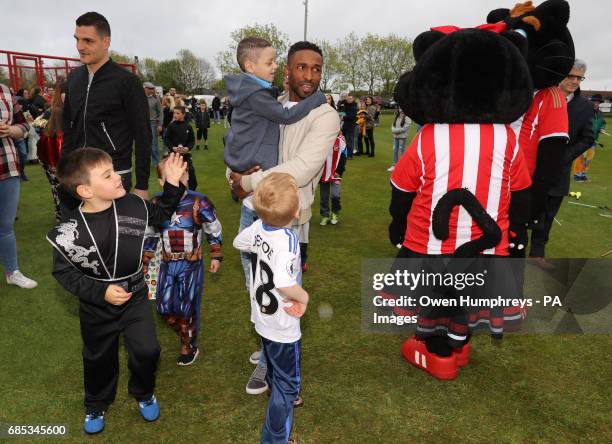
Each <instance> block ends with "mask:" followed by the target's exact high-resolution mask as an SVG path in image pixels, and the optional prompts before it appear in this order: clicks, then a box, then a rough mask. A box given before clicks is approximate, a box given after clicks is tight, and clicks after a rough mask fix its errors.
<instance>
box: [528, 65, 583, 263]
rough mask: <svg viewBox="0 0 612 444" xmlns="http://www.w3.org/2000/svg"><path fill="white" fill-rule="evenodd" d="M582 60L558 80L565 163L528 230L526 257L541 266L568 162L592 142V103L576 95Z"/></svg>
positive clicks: (563, 193) (565, 183)
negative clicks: (564, 113)
mask: <svg viewBox="0 0 612 444" xmlns="http://www.w3.org/2000/svg"><path fill="white" fill-rule="evenodd" d="M586 69H587V67H586V63H585V62H583V61H582V60H579V59H576V60H575V61H574V67H573V68H572V70H571V71H570V73H569V74H568V75H567V76H566V77H565V79H563V80H562V81H561V83H559V89H560V90H561V92H562V93H563V95H565V99H566V100H567V118H568V124H569V132H568V135H569V144H568V145H567V147H566V156H565V166H564V168H563V169H562V170H561V171H559V173H558V174H557V176H556V177H555V178H554V181H553V183H552V184H551V187H550V189H549V190H548V195H547V196H546V202H545V206H544V215H543V216H544V217H542V218H541V220H539V221H538V223H536V224H535V225H534V227H533V229H532V231H531V250H530V252H529V257H533V258H536V260H537V263H538V264H539V265H540V266H542V267H543V268H547V267H550V264H547V263H546V261H544V256H545V247H546V244H547V243H548V237H549V234H550V230H551V228H552V225H553V222H554V219H555V216H556V215H557V212H558V211H559V208H561V203H562V202H563V198H564V197H565V196H567V194H568V193H569V183H570V174H571V168H572V162H573V161H574V159H576V158H577V157H578V156H580V155H581V154H582V153H584V152H585V151H586V150H588V149H589V148H590V147H591V146H593V141H594V139H593V127H592V120H593V112H594V110H593V105H592V104H591V102H589V101H588V100H587V99H585V98H584V97H581V96H580V82H582V81H583V80H584V75H585V73H586Z"/></svg>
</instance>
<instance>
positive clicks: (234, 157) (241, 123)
mask: <svg viewBox="0 0 612 444" xmlns="http://www.w3.org/2000/svg"><path fill="white" fill-rule="evenodd" d="M237 58H238V63H239V65H240V68H241V69H242V71H243V72H242V73H240V74H236V75H234V74H232V75H227V76H225V84H226V86H227V91H228V98H229V101H230V103H231V104H232V106H233V107H234V109H233V112H232V126H231V128H230V130H229V132H228V133H227V135H226V136H225V139H224V142H225V153H224V159H225V163H226V164H227V166H228V167H229V168H230V169H232V170H233V171H236V172H243V171H246V170H248V169H249V168H252V167H254V166H260V167H261V168H262V169H263V170H267V169H269V168H272V167H274V166H276V165H277V164H278V141H279V133H280V131H279V124H283V125H289V124H292V123H295V122H297V121H299V120H301V119H303V118H304V117H306V115H308V113H309V112H310V111H312V110H313V109H315V108H317V107H318V106H320V105H322V104H323V103H325V96H324V94H323V93H322V92H320V91H318V92H316V93H315V94H313V95H311V96H309V97H307V98H305V99H304V100H301V101H300V102H299V103H297V104H296V105H295V106H293V107H291V108H290V109H287V108H285V107H283V105H282V104H281V103H279V102H278V101H277V100H276V99H277V96H278V91H277V90H276V88H274V87H273V86H272V80H274V75H275V73H276V69H277V65H276V62H275V58H276V52H275V51H274V48H272V45H270V43H268V42H267V41H265V40H263V39H260V38H256V37H250V38H247V39H244V40H243V41H242V42H240V44H239V45H238V50H237Z"/></svg>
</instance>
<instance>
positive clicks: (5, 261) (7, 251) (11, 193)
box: [0, 84, 38, 288]
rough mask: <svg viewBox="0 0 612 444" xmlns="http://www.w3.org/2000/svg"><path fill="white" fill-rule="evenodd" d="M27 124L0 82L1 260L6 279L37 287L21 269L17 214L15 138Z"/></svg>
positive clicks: (24, 133) (17, 171)
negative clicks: (16, 226) (15, 226)
mask: <svg viewBox="0 0 612 444" xmlns="http://www.w3.org/2000/svg"><path fill="white" fill-rule="evenodd" d="M15 103H16V102H15ZM27 132H28V124H27V123H26V121H25V118H24V117H23V114H22V113H21V112H17V113H15V112H14V103H13V97H12V96H11V92H10V90H9V88H8V87H7V86H5V85H2V84H0V196H2V197H1V198H0V263H2V267H3V268H4V274H5V277H6V283H7V284H9V285H17V286H18V287H21V288H34V287H36V286H37V285H38V284H37V283H36V281H33V280H32V279H29V278H27V277H25V276H24V275H23V273H21V272H20V271H19V266H18V263H17V240H16V239H15V230H14V225H15V216H16V215H17V204H18V203H19V188H20V186H21V183H20V180H19V157H18V155H17V150H16V148H15V143H14V142H13V139H19V138H23V137H24V136H25V135H26V133H27Z"/></svg>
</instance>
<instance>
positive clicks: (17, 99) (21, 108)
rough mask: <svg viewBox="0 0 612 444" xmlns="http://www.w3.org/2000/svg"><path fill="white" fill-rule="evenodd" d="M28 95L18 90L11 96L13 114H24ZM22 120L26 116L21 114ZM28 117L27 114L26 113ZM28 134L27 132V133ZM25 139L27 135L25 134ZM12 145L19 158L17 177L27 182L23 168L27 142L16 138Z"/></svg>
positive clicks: (24, 90)
mask: <svg viewBox="0 0 612 444" xmlns="http://www.w3.org/2000/svg"><path fill="white" fill-rule="evenodd" d="M29 96H30V93H29V92H28V90H27V89H20V90H19V91H17V95H16V96H13V105H14V107H13V112H14V113H18V112H25V111H26V110H27V105H28V99H27V97H29ZM22 115H23V116H24V118H26V120H27V116H26V115H25V113H24V114H22ZM28 115H29V113H28ZM28 134H29V131H28ZM26 137H27V134H26ZM13 143H14V144H15V148H16V149H17V155H18V156H19V177H20V178H21V180H23V181H27V180H28V176H26V174H25V166H26V163H28V140H27V138H25V137H18V138H15V139H13Z"/></svg>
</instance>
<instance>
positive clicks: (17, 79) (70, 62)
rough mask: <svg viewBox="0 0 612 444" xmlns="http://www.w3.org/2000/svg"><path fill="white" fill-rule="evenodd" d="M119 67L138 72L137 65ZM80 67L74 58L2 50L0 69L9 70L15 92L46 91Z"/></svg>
mask: <svg viewBox="0 0 612 444" xmlns="http://www.w3.org/2000/svg"><path fill="white" fill-rule="evenodd" d="M119 65H121V66H123V67H124V68H126V69H129V70H130V71H131V72H132V73H134V74H136V73H137V72H138V70H137V69H136V65H135V64H130V63H119ZM79 66H81V62H80V61H79V59H75V58H72V57H60V56H50V55H44V54H30V53H26V52H16V51H7V50H3V49H0V68H6V69H7V70H8V78H9V86H10V87H11V88H13V90H14V91H17V90H19V89H21V88H30V87H33V86H38V87H40V88H41V89H43V90H44V87H45V84H48V83H50V84H55V83H56V82H57V80H58V79H59V78H64V79H65V78H67V77H68V73H69V72H70V71H72V70H73V69H75V68H78V67H79Z"/></svg>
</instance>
